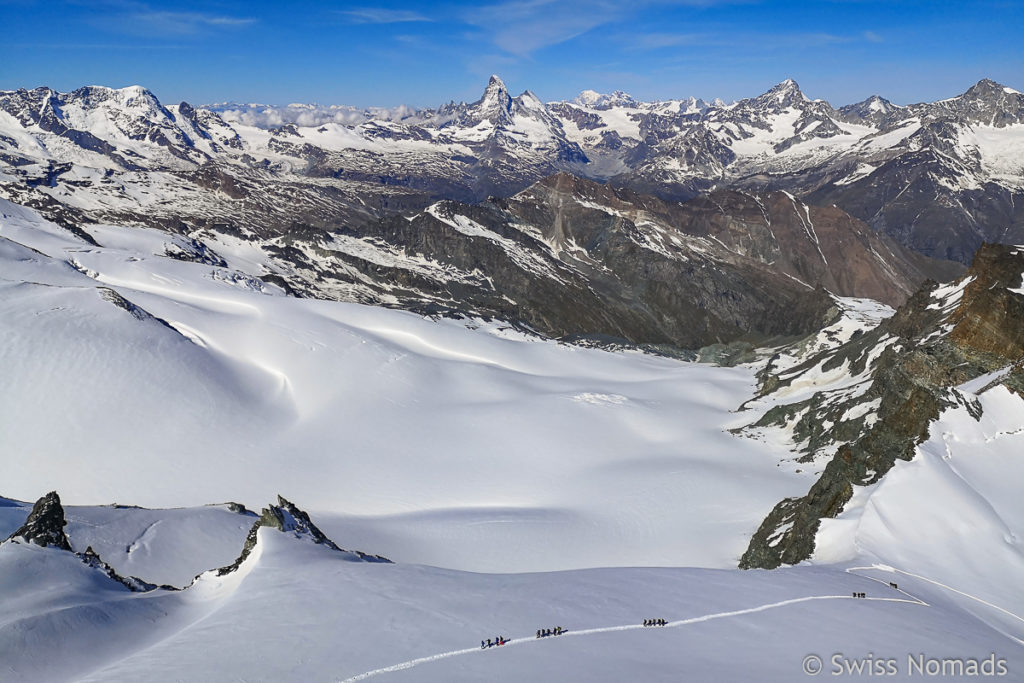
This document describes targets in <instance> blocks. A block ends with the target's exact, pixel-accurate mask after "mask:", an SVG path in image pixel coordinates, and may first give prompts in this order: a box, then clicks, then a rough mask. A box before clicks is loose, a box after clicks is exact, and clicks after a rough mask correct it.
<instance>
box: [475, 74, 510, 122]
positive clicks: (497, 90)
mask: <svg viewBox="0 0 1024 683" xmlns="http://www.w3.org/2000/svg"><path fill="white" fill-rule="evenodd" d="M511 109H512V96H511V95H509V94H508V88H507V87H506V86H505V81H503V80H501V78H500V77H499V76H497V75H492V76H491V79H490V80H489V81H488V82H487V89H486V90H484V94H483V96H482V97H481V98H480V99H479V100H477V101H476V102H474V103H473V105H472V106H471V108H470V110H471V111H475V115H473V116H472V118H474V119H487V120H489V121H491V122H492V123H498V122H500V121H504V120H506V119H508V118H509V116H510V115H511V114H510V112H511Z"/></svg>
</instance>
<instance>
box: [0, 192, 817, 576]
mask: <svg viewBox="0 0 1024 683" xmlns="http://www.w3.org/2000/svg"><path fill="white" fill-rule="evenodd" d="M19 211H20V213H19ZM3 213H5V214H9V217H7V218H4V219H3V223H2V225H0V237H2V238H6V240H9V242H7V241H5V242H4V243H5V244H8V245H9V248H10V249H12V250H19V249H20V250H22V251H18V253H17V254H13V255H12V256H11V257H9V259H6V260H5V262H4V266H3V269H2V270H0V273H2V274H3V276H4V277H6V276H7V274H8V273H13V272H15V271H14V270H12V269H9V266H8V265H7V261H8V260H10V261H13V262H14V264H15V265H14V266H11V268H13V267H16V268H17V281H13V282H2V284H0V289H3V290H4V291H5V294H4V296H3V297H2V298H0V341H2V345H0V357H2V359H3V360H2V362H3V366H4V367H5V368H8V369H9V370H8V374H7V377H6V380H5V383H6V387H7V390H5V391H4V392H2V394H0V432H2V433H3V434H4V435H5V437H4V438H5V443H6V444H7V446H8V447H7V448H6V449H4V453H3V457H4V458H5V459H6V462H5V463H4V464H5V465H6V467H5V471H6V472H8V477H7V479H6V483H5V490H4V494H5V495H8V496H11V497H13V498H18V499H22V500H35V499H36V498H37V497H38V496H39V495H41V494H42V493H45V492H46V491H49V490H53V489H56V490H58V491H59V492H60V493H61V495H62V496H63V497H64V499H65V500H67V501H69V502H73V503H76V504H105V503H110V502H115V501H116V502H119V503H130V504H137V505H144V506H149V507H152V506H156V507H160V506H164V507H169V506H178V505H185V506H195V505H202V504H206V503H210V502H223V501H225V500H235V501H238V502H240V503H244V504H245V505H247V506H249V507H250V508H256V509H259V507H260V506H261V505H263V504H264V503H265V502H266V501H268V500H272V499H273V498H274V496H275V495H276V494H278V493H281V494H283V495H285V496H286V497H288V498H289V499H291V500H295V501H298V502H299V503H300V504H301V505H303V506H304V507H305V508H307V509H309V510H311V511H312V512H314V513H315V514H316V515H317V517H318V519H320V520H321V522H322V526H323V528H324V529H325V531H327V532H328V534H329V535H331V534H333V535H337V536H339V537H341V538H345V539H353V540H354V541H355V544H356V545H357V546H362V545H366V546H372V547H373V548H374V549H375V550H374V552H379V553H381V554H384V555H387V556H388V557H392V559H395V560H400V561H411V562H423V563H428V564H436V565H440V566H445V567H452V568H458V569H467V570H473V571H548V570H554V569H568V568H575V567H597V566H618V565H686V566H705V567H732V566H734V565H735V563H736V560H737V558H738V557H739V555H740V554H741V553H742V551H743V550H744V548H745V547H746V542H747V536H748V534H749V533H750V531H751V529H752V528H755V527H756V525H757V524H758V523H759V522H760V520H761V519H762V518H763V517H764V515H765V514H766V512H767V511H768V510H770V509H771V507H772V505H774V503H775V502H776V501H778V500H779V499H781V498H783V497H786V496H788V495H797V494H800V493H802V491H803V490H805V489H806V487H807V486H809V485H810V478H809V477H810V473H804V474H802V475H798V474H795V473H794V468H793V467H791V466H790V465H789V464H788V462H787V463H785V464H783V465H782V466H780V462H783V461H787V459H788V457H789V455H790V454H789V453H788V451H786V450H785V449H784V448H781V447H780V448H777V449H771V448H765V447H764V446H763V445H760V444H756V443H754V442H751V441H749V440H746V439H738V438H736V437H733V436H731V435H730V434H728V433H727V432H726V431H725V429H726V428H727V427H729V426H732V424H733V423H735V422H736V421H737V420H742V416H737V415H735V414H734V413H732V412H731V411H733V410H734V409H735V408H736V407H737V406H738V405H739V404H740V403H742V401H743V400H744V399H745V398H747V397H749V395H750V393H751V391H752V386H753V370H752V369H750V368H737V369H724V368H715V367H710V366H706V365H698V364H692V363H681V362H678V361H673V360H668V359H664V358H658V357H653V356H647V355H642V354H639V353H625V354H622V353H620V354H613V353H608V352H603V351H598V350H589V349H581V348H577V347H572V346H568V345H561V344H557V343H553V342H548V341H540V340H537V339H536V338H533V337H528V336H526V335H524V334H520V333H518V332H515V331H512V330H509V329H506V328H504V327H503V326H501V325H498V324H497V323H476V324H473V325H472V327H475V328H476V329H468V328H467V325H466V324H464V323H460V322H457V321H450V320H442V321H435V320H429V319H423V318H421V317H419V316H416V315H414V314H410V313H406V312H401V311H393V310H385V309H380V308H371V307H366V306H360V305H356V304H344V303H336V302H324V301H312V300H299V299H294V298H290V297H285V296H281V295H280V294H279V291H278V290H276V288H275V287H273V286H270V285H268V286H265V287H262V288H259V287H253V286H250V285H251V282H252V278H232V277H229V275H231V274H232V272H234V271H232V269H231V268H227V269H225V268H218V267H215V266H209V265H205V264H202V263H191V262H185V261H179V260H175V259H171V258H166V257H164V256H163V253H164V251H165V248H166V245H165V243H164V240H162V239H156V236H157V233H156V232H155V231H152V230H137V229H131V228H113V227H100V228H92V227H90V228H89V229H90V230H91V234H93V236H94V237H95V238H96V240H97V242H99V243H100V244H102V245H104V246H102V247H100V248H96V247H93V246H92V245H88V244H86V243H84V242H81V241H79V240H77V239H76V238H74V237H73V236H71V235H69V234H68V233H66V232H64V231H63V230H61V229H60V228H58V227H57V226H54V225H51V224H45V223H42V222H40V221H39V220H38V217H33V216H32V215H30V214H29V213H27V212H26V211H25V210H18V209H15V208H11V206H10V205H7V208H5V209H4V210H3ZM15 243H17V244H15ZM19 245H21V246H19ZM213 246H214V249H215V251H218V253H221V254H222V256H224V257H225V258H226V259H227V261H228V263H229V265H231V266H236V267H238V268H239V269H240V270H249V271H252V270H253V269H254V268H256V267H258V266H257V265H256V264H253V263H252V262H251V261H248V260H246V259H244V258H239V259H237V260H236V259H235V258H234V257H233V255H232V254H231V253H230V249H224V250H220V245H213ZM27 249H36V250H38V252H39V253H31V255H30V256H28V255H24V253H23V252H24V251H25V250H27ZM44 254H45V256H44ZM26 259H31V260H26ZM68 262H71V263H74V264H75V265H74V268H71V267H69V266H68V265H67V263H68ZM76 269H77V271H76ZM83 272H84V273H88V274H89V276H87V275H85V274H83ZM251 274H252V275H258V272H253V273H251ZM104 288H109V289H104ZM111 292H117V293H118V294H119V295H120V297H123V300H126V301H128V302H131V304H133V305H134V306H137V307H138V308H139V309H141V312H140V311H139V310H136V312H135V315H132V314H131V313H130V312H129V311H126V310H123V308H121V307H118V306H117V305H115V304H114V303H112V294H111ZM609 397H610V398H609ZM22 454H26V455H27V454H31V458H32V462H33V465H32V466H31V467H23V466H19V464H18V463H19V459H20V458H22V457H25V456H24V455H22ZM738 484H739V485H738ZM693 519H703V520H714V521H713V522H712V521H709V522H708V523H706V524H701V525H694V524H693V523H692V521H691V520H693Z"/></svg>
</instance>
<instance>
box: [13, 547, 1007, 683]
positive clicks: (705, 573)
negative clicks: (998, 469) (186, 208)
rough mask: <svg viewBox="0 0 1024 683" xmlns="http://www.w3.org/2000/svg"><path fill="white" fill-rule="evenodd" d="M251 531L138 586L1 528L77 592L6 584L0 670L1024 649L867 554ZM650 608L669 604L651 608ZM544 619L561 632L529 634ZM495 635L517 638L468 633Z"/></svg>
mask: <svg viewBox="0 0 1024 683" xmlns="http://www.w3.org/2000/svg"><path fill="white" fill-rule="evenodd" d="M258 539H259V540H258V544H257V546H256V551H255V552H254V553H253V554H252V555H250V557H249V558H248V559H247V560H246V561H245V562H244V563H243V565H242V566H241V568H240V569H239V571H237V572H235V573H234V574H230V575H228V576H225V577H217V576H215V575H213V574H212V573H211V574H207V575H204V576H203V577H201V578H200V579H199V580H198V581H197V583H196V584H195V585H194V586H192V587H191V588H189V589H187V590H185V591H183V592H175V593H168V592H162V591H155V592H152V593H145V594H130V593H127V592H123V591H122V592H118V591H116V590H114V589H111V588H110V587H109V586H107V585H104V584H102V582H99V581H97V579H96V576H98V573H97V572H95V571H93V570H89V569H87V568H86V567H85V566H84V565H81V564H80V563H79V564H77V565H75V564H73V563H74V562H77V561H76V560H75V559H74V558H73V556H71V555H70V554H69V553H64V552H61V551H58V550H55V549H52V548H51V549H39V548H34V547H31V546H16V545H13V544H10V543H7V544H4V545H3V546H0V566H2V567H3V568H4V570H5V571H2V572H0V577H4V579H3V580H5V581H6V580H9V579H14V580H17V581H18V583H17V584H15V585H19V586H25V585H34V586H38V587H46V588H51V587H52V586H54V585H55V584H56V583H57V582H58V581H64V582H65V583H64V585H62V586H61V587H60V588H59V589H56V590H52V594H53V597H54V598H55V601H57V602H58V604H67V603H69V602H75V601H78V602H79V604H77V605H75V606H73V607H70V608H65V609H53V608H52V606H51V608H50V609H47V608H46V605H43V604H40V603H41V601H40V600H39V596H38V593H33V594H32V595H31V596H30V599H24V598H21V599H20V600H19V601H18V602H17V603H16V604H11V601H10V599H9V598H6V599H5V603H6V604H5V605H4V606H5V607H7V608H9V609H10V610H11V611H6V612H5V613H7V614H9V615H11V616H13V618H8V619H7V620H5V622H4V623H3V624H2V625H0V652H2V653H3V656H2V657H0V662H2V663H0V674H2V675H5V676H12V677H16V678H17V679H18V680H23V681H37V680H47V681H53V680H66V679H70V678H74V679H75V680H80V681H112V680H147V681H175V680H189V681H219V680H253V681H262V680H303V681H342V680H344V681H357V680H367V679H379V680H382V681H383V680H393V681H402V680H407V681H445V682H448V681H480V680H494V681H523V680H536V681H555V680H565V679H566V678H571V679H573V680H594V681H622V680H631V679H632V678H633V677H635V676H636V675H638V673H639V674H642V675H643V676H644V677H645V678H651V679H653V680H678V678H679V677H680V676H683V677H685V678H686V679H687V680H730V681H731V680H749V676H750V674H751V672H753V671H757V680H759V681H780V682H783V681H785V682H788V681H794V680H800V679H801V678H802V676H803V673H802V669H801V667H802V666H803V662H804V661H805V660H806V658H807V657H808V656H810V655H817V656H819V657H821V658H822V659H823V663H822V666H824V667H825V671H828V672H829V674H830V675H831V674H832V672H833V671H834V670H835V669H834V668H833V667H834V666H836V664H835V663H834V660H833V659H832V658H833V657H834V655H835V654H837V653H838V654H840V655H841V656H842V657H845V658H847V659H849V660H865V659H868V658H871V659H875V658H878V659H885V660H889V659H891V660H892V661H893V662H894V664H893V665H894V666H895V667H896V670H897V672H898V673H900V674H902V675H901V676H897V677H896V678H898V679H906V678H913V676H908V675H907V674H908V673H909V662H908V657H917V656H918V655H919V654H920V655H924V656H925V657H926V658H929V659H931V658H941V657H963V658H975V659H978V660H981V659H983V658H987V657H989V656H990V654H991V655H994V656H995V657H997V658H998V660H1001V661H1002V662H1003V666H1005V667H1007V668H1008V670H1009V671H1020V670H1021V667H1022V666H1024V650H1022V649H1021V647H1020V645H1019V644H1018V643H1016V642H1014V641H1013V640H1012V638H1010V637H1007V636H1005V635H1002V634H1000V633H998V632H997V631H995V630H993V629H992V628H991V627H989V626H987V625H986V624H984V623H983V622H982V621H980V620H977V619H974V618H972V617H970V616H969V615H967V614H965V613H964V612H963V611H962V610H960V609H959V608H958V607H957V606H956V605H955V604H951V603H950V602H949V601H947V600H945V599H944V597H943V595H942V592H941V591H939V590H936V589H935V587H934V586H932V585H930V584H928V583H927V582H925V581H919V580H914V579H909V578H908V579H903V578H901V583H902V585H901V587H900V590H893V589H892V588H890V587H889V586H888V585H887V584H879V583H878V581H876V580H874V576H876V575H884V572H880V571H879V570H877V569H864V570H855V571H851V572H844V571H842V570H840V569H832V568H814V567H798V568H793V569H787V570H780V571H774V572H764V571H752V572H738V571H721V570H698V569H682V568H663V569H654V568H648V569H642V568H633V569H629V568H620V569H593V570H577V571H571V572H555V573H541V574H516V575H498V574H471V573H465V572H455V571H450V570H442V569H437V568H432V567H424V566H416V565H381V564H367V563H354V562H351V561H349V558H348V556H345V555H343V554H339V553H336V552H333V551H330V550H328V549H326V548H325V547H323V546H315V545H312V544H310V543H308V542H304V541H303V540H302V539H298V538H294V537H292V536H291V535H289V534H282V533H279V532H277V531H275V530H272V529H261V530H260V532H259V536H258ZM32 570H34V571H35V575H34V576H28V575H27V572H28V571H32ZM68 576H71V577H72V579H73V580H72V581H68V580H67V577H68ZM854 592H864V593H865V594H866V598H865V599H856V598H854V597H853V593H854ZM7 595H10V593H7ZM26 603H28V604H29V605H31V610H34V613H31V614H29V613H28V612H29V611H30V608H29V607H28V606H27V605H26ZM161 612H162V613H161ZM645 618H665V619H666V620H668V622H669V623H668V625H667V626H666V627H644V626H642V622H643V620H644V619H645ZM555 626H562V627H563V628H565V629H568V633H567V634H565V635H562V636H558V637H549V638H543V639H537V638H536V637H535V635H534V633H535V631H536V629H538V628H553V627H555ZM133 627H134V628H133ZM1017 633H1018V635H1019V634H1020V631H1019V630H1018V632H1017ZM499 635H501V636H504V637H506V638H510V639H511V642H510V643H509V644H507V645H505V646H503V647H499V648H492V649H488V650H481V649H480V648H479V646H478V645H477V643H478V642H479V641H480V639H481V638H496V637H497V636H499ZM55 636H59V640H53V638H54V637H55ZM112 636H116V637H117V640H116V641H115V640H113V638H112ZM40 641H43V642H47V641H48V642H49V643H50V645H49V649H48V650H47V656H46V657H38V656H33V655H38V654H39V652H40V650H39V643H40ZM72 664H73V668H72ZM839 666H843V664H842V663H841V660H840V663H839Z"/></svg>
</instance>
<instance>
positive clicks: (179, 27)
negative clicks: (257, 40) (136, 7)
mask: <svg viewBox="0 0 1024 683" xmlns="http://www.w3.org/2000/svg"><path fill="white" fill-rule="evenodd" d="M127 18H128V19H129V20H130V21H132V22H135V23H136V24H137V28H141V27H143V26H145V27H149V28H152V29H154V30H158V31H162V32H163V33H170V34H176V35H189V34H193V33H199V32H201V31H203V30H206V29H213V28H238V27H242V26H249V25H251V24H255V23H256V22H257V21H258V20H257V19H255V18H253V17H231V16H224V15H218V14H207V13H204V12H169V11H164V10H143V11H138V12H133V13H131V14H130V15H129V16H128V17H127Z"/></svg>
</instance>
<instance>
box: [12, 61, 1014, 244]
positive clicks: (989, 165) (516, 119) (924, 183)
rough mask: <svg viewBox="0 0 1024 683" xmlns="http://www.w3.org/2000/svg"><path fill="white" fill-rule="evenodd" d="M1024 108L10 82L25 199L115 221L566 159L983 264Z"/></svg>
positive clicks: (1009, 229)
mask: <svg viewBox="0 0 1024 683" xmlns="http://www.w3.org/2000/svg"><path fill="white" fill-rule="evenodd" d="M325 111H326V112H327V113H325ZM217 112H220V113H217ZM331 112H333V113H331ZM304 114H305V116H304ZM1022 117H1024V95H1021V94H1020V93H1019V92H1017V91H1016V90H1013V89H1012V88H1009V87H1006V86H1002V85H999V84H997V83H994V82H992V81H989V80H982V81H979V82H978V83H977V84H976V85H974V86H972V87H971V88H970V89H968V90H967V91H966V92H965V93H963V94H962V95H959V96H956V97H952V98H949V99H946V100H940V101H938V102H933V103H923V104H913V105H907V106H898V105H895V104H892V103H891V102H888V101H887V100H885V99H883V98H881V97H877V96H875V97H872V98H869V99H867V100H865V101H864V102H860V103H857V104H853V105H848V106H843V107H840V108H838V109H836V108H833V107H832V106H831V105H830V104H828V103H827V102H824V101H822V100H812V99H810V98H808V97H807V96H805V95H804V94H803V93H802V92H801V91H800V89H799V87H798V86H797V84H796V83H795V82H793V81H784V82H783V83H780V84H778V85H777V86H775V87H773V88H771V89H770V90H768V91H767V92H766V93H764V94H763V95H759V96H757V97H753V98H750V99H744V100H740V101H738V102H734V103H731V104H723V103H721V102H713V103H708V102H704V101H700V100H695V99H692V98H691V99H679V100H671V101H666V102H654V103H643V102H637V101H635V100H634V99H633V98H631V97H629V96H628V95H626V94H624V93H614V94H612V95H599V94H597V93H594V92H585V93H583V94H581V95H580V97H578V98H576V99H575V100H574V101H571V102H555V103H542V102H540V101H539V100H538V99H537V98H536V96H534V95H533V94H532V93H530V92H529V91H527V92H524V93H523V94H521V95H519V96H516V97H513V96H512V95H511V94H510V93H509V91H508V90H507V88H506V87H505V85H504V83H503V82H502V81H501V79H499V78H498V77H496V76H495V77H492V78H491V80H490V82H489V83H488V85H487V88H486V90H485V92H484V94H483V95H482V96H481V98H480V99H479V100H478V101H476V102H473V103H469V104H467V103H449V104H447V105H444V106H441V107H438V108H437V109H429V110H413V109H409V108H397V109H394V110H374V109H370V110H355V109H352V108H344V107H335V108H333V109H331V108H328V109H327V110H324V109H323V108H317V107H313V106H298V105H295V106H291V107H285V108H278V109H275V108H268V107H260V106H255V105H251V106H238V105H216V106H211V107H210V108H196V107H193V106H191V105H188V104H187V103H182V104H179V105H171V106H163V105H162V104H161V103H160V102H159V101H158V100H157V99H156V97H155V96H154V95H153V94H152V93H150V92H148V91H146V90H145V89H143V88H139V87H131V88H124V89H121V90H111V89H107V88H101V87H87V88H82V89H79V90H77V91H75V92H72V93H56V92H54V91H51V90H49V89H47V88H38V89H35V90H30V91H29V90H18V91H7V92H4V93H3V94H2V95H0V135H2V137H0V154H2V158H3V160H4V161H5V162H6V168H5V170H4V177H3V179H4V181H5V182H4V185H5V189H4V196H6V197H8V198H11V199H14V198H15V197H13V196H12V195H13V194H15V192H13V191H12V190H11V189H10V188H9V187H6V186H8V185H10V184H11V183H12V182H16V184H17V185H18V186H19V187H24V186H25V185H30V186H32V187H33V188H35V190H34V191H33V192H31V193H29V194H30V195H31V196H28V197H21V198H20V199H21V200H22V201H28V200H32V201H33V202H35V203H37V204H38V205H39V206H40V207H42V208H44V209H46V208H47V206H46V205H47V204H50V203H52V202H58V203H59V204H61V205H66V206H67V207H68V208H69V210H74V211H82V212H85V213H87V214H88V215H90V216H92V217H97V216H102V217H104V218H105V219H107V220H109V219H111V218H113V217H114V216H116V215H117V213H118V211H123V210H133V209H134V208H135V207H136V206H138V205H139V204H140V203H141V204H142V205H145V207H146V210H145V212H146V215H147V216H148V217H150V219H156V218H157V217H160V218H163V219H165V220H167V221H183V220H184V221H186V222H189V223H195V222H207V223H227V224H230V225H233V226H235V227H236V228H238V227H240V226H248V225H250V224H252V223H255V224H257V225H259V224H265V223H267V222H268V221H272V222H273V221H276V224H280V223H282V222H284V220H285V218H287V219H289V220H291V221H304V222H317V221H325V220H331V221H334V222H335V224H337V223H348V224H353V223H358V222H359V221H360V220H361V219H365V218H367V217H369V216H379V215H380V214H381V213H383V212H386V211H388V210H389V209H395V210H415V209H422V208H424V207H425V206H427V205H429V204H430V203H431V202H432V201H435V200H437V199H461V200H467V201H479V200H481V199H484V198H485V197H487V196H488V195H499V196H508V195H511V194H514V193H515V192H518V191H520V190H522V189H524V188H525V187H527V186H528V185H530V184H532V183H533V182H536V181H537V180H539V179H541V178H543V177H545V176H547V175H550V174H552V173H554V172H557V171H565V172H569V173H572V174H574V175H577V176H580V177H585V178H591V179H596V180H602V181H605V180H606V181H609V182H610V183H612V184H613V185H616V186H621V187H629V188H632V189H635V190H640V191H643V192H647V193H651V194H655V195H657V196H660V197H662V198H666V199H670V200H678V199H689V198H692V197H694V196H696V195H697V194H699V193H701V192H704V191H707V190H710V189H712V188H725V187H732V188H741V189H747V190H751V191H755V192H764V191H767V190H786V191H789V192H791V193H793V194H795V195H797V196H799V197H801V198H805V199H807V200H808V201H809V203H811V204H815V205H832V204H835V205H837V206H838V207H840V208H842V209H844V210H846V211H847V212H849V213H850V214H851V215H853V216H855V217H857V218H859V219H861V220H863V221H865V222H867V223H868V224H869V225H871V226H872V227H873V228H874V229H875V230H876V231H878V232H882V233H884V234H887V235H889V236H891V237H893V238H894V239H896V240H897V241H899V242H901V243H902V244H904V245H905V246H908V247H910V248H912V249H915V250H917V251H921V252H923V253H925V254H927V255H930V256H935V257H938V258H949V259H954V260H958V261H961V262H964V263H966V262H967V261H968V260H969V259H970V256H971V254H973V252H974V250H975V249H976V248H977V247H978V245H979V244H980V243H981V241H982V240H989V241H1011V242H1012V241H1014V240H1018V241H1019V240H1020V239H1021V237H1022V236H1021V231H1022V227H1021V226H1022V225H1024V221H1022V218H1021V214H1020V209H1019V208H1018V207H1019V206H1020V205H1021V202H1020V201H1019V199H1020V195H1021V192H1022V187H1024V169H1022V163H1024V162H1022V161H1021V159H1022V158H1024V153H1022V150H1024V148H1022V145H1024V119H1022ZM285 187H287V188H288V191H287V192H286V191H285V190H284V188H285ZM208 189H215V190H217V191H218V192H221V193H224V195H226V196H227V197H229V198H232V199H234V200H236V201H235V203H236V204H247V206H225V205H224V202H223V201H218V199H223V196H218V195H214V196H209V195H210V193H208V192H207V190H208ZM172 198H173V200H174V201H173V203H172V202H171V199H172ZM243 200H246V201H243ZM282 205H287V207H288V210H286V209H285V208H284V206H282Z"/></svg>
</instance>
